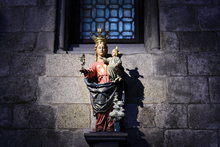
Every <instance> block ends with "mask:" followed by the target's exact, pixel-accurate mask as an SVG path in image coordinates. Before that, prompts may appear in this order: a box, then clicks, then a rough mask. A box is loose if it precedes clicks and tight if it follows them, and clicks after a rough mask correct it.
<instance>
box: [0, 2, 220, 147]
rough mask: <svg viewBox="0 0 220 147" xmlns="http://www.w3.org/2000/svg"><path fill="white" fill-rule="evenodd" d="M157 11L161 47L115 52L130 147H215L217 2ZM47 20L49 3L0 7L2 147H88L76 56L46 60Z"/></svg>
mask: <svg viewBox="0 0 220 147" xmlns="http://www.w3.org/2000/svg"><path fill="white" fill-rule="evenodd" d="M159 8H160V31H161V34H160V36H161V49H160V50H148V51H147V52H146V53H145V54H123V55H122V61H123V66H124V67H125V72H126V107H125V108H126V117H125V120H124V127H125V130H126V132H128V134H129V137H128V140H129V142H128V146H131V147H133V146H158V147H160V146H216V147H217V146H219V145H220V138H219V136H220V114H219V110H220V103H219V102H220V84H219V83H220V51H219V50H220V43H219V42H220V1H218V0H160V3H159ZM55 15H56V2H55V0H17V1H13V0H1V1H0V18H1V21H0V56H1V58H0V69H1V70H0V79H1V83H0V93H1V94H0V146H10V147H11V146H12V147H14V146H37V147H38V146H49V147H50V146H57V147H59V146H65V147H69V146H76V147H81V146H82V147H84V146H88V145H87V144H86V142H85V140H84V137H83V133H84V132H88V131H91V130H93V129H94V124H95V119H94V117H93V115H92V109H91V105H90V101H89V93H88V90H87V89H86V87H85V84H84V82H83V76H82V75H81V74H80V73H79V72H78V69H79V67H80V62H79V57H80V54H53V49H54V31H55ZM93 59H94V57H93V55H91V54H86V67H88V66H89V63H91V62H92V61H93Z"/></svg>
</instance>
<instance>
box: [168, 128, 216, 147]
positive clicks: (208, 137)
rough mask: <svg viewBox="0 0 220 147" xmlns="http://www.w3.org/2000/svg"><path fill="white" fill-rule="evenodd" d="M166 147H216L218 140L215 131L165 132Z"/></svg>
mask: <svg viewBox="0 0 220 147" xmlns="http://www.w3.org/2000/svg"><path fill="white" fill-rule="evenodd" d="M165 144H166V146H179V145H180V144H181V145H182V146H206V147H217V146H218V139H217V133H216V132H215V131H209V130H167V131H165Z"/></svg>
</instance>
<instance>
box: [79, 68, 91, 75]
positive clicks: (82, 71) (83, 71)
mask: <svg viewBox="0 0 220 147" xmlns="http://www.w3.org/2000/svg"><path fill="white" fill-rule="evenodd" d="M79 71H80V72H81V73H84V74H88V73H89V71H88V70H87V69H85V68H84V67H82V68H81V69H80V70H79Z"/></svg>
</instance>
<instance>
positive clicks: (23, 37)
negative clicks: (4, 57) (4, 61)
mask: <svg viewBox="0 0 220 147" xmlns="http://www.w3.org/2000/svg"><path fill="white" fill-rule="evenodd" d="M0 37H1V40H0V46H1V51H4V52H12V51H13V52H19V53H24V52H27V53H30V52H32V51H33V50H34V48H35V47H36V38H37V37H36V33H20V32H16V33H0Z"/></svg>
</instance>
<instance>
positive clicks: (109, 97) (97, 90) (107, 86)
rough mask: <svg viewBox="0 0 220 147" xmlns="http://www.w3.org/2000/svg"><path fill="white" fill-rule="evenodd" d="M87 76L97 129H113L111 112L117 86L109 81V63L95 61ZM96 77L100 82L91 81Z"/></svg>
mask: <svg viewBox="0 0 220 147" xmlns="http://www.w3.org/2000/svg"><path fill="white" fill-rule="evenodd" d="M85 77H86V79H87V80H85V82H86V85H87V87H88V89H89V91H90V95H91V103H92V106H93V110H94V111H93V112H94V115H95V116H96V131H113V129H114V122H113V120H112V119H111V118H110V116H109V113H110V112H111V111H112V109H113V108H112V107H113V99H114V98H113V95H114V92H115V91H116V86H115V85H114V84H113V83H110V81H109V77H108V69H107V65H106V64H105V63H104V62H93V63H92V65H91V67H90V69H89V72H88V74H85ZM94 78H96V79H97V82H98V83H94V82H93V83H92V82H91V81H92V80H91V79H94Z"/></svg>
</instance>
